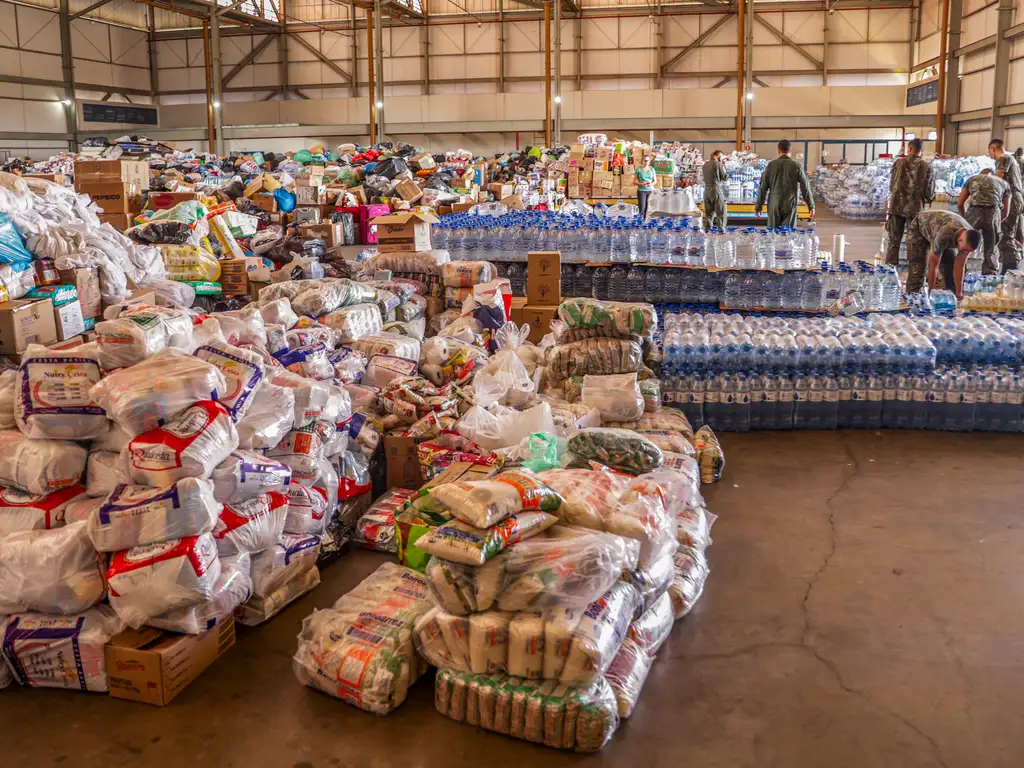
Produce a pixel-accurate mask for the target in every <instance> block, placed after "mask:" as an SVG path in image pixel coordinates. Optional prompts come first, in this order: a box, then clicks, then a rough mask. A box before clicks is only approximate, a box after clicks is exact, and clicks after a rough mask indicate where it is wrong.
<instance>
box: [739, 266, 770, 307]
mask: <svg viewBox="0 0 1024 768" xmlns="http://www.w3.org/2000/svg"><path fill="white" fill-rule="evenodd" d="M761 277H762V276H761V275H759V274H757V273H756V272H747V273H745V274H744V275H743V284H742V288H741V293H742V303H743V306H744V307H745V308H747V309H756V308H757V307H760V306H762V302H763V300H764V297H763V295H762V293H761Z"/></svg>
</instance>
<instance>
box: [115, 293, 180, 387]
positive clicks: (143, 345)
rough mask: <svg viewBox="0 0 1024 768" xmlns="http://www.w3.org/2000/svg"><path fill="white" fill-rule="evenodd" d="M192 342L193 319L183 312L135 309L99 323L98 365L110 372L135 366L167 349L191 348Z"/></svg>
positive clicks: (165, 309) (147, 307) (143, 307)
mask: <svg viewBox="0 0 1024 768" xmlns="http://www.w3.org/2000/svg"><path fill="white" fill-rule="evenodd" d="M191 341H192V318H191V317H190V316H189V314H188V313H187V312H185V311H184V310H180V309H171V308H169V307H150V306H141V307H134V308H132V309H128V310H126V311H123V312H121V313H120V315H119V316H118V317H117V318H116V319H113V320H104V321H103V322H100V323H96V343H97V344H98V345H99V363H100V365H101V366H103V369H104V370H107V371H109V370H113V369H115V368H128V367H130V366H133V365H136V364H137V363H141V362H143V361H144V360H146V359H147V358H148V357H150V356H151V355H154V354H156V353H157V352H160V351H161V350H164V349H166V348H167V347H174V348H176V349H189V348H190V344H191Z"/></svg>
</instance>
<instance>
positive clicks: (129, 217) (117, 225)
mask: <svg viewBox="0 0 1024 768" xmlns="http://www.w3.org/2000/svg"><path fill="white" fill-rule="evenodd" d="M99 217H100V223H101V224H109V225H110V226H112V227H113V228H114V229H116V230H117V231H118V232H124V231H125V230H126V229H129V228H131V227H133V226H135V214H134V213H101V214H99Z"/></svg>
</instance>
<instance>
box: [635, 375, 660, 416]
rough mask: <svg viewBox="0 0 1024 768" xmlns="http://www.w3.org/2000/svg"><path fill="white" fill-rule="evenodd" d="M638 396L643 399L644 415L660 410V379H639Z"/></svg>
mask: <svg viewBox="0 0 1024 768" xmlns="http://www.w3.org/2000/svg"><path fill="white" fill-rule="evenodd" d="M640 394H641V396H642V397H643V399H644V413H654V412H655V411H660V410H661V379H655V378H646V379H640Z"/></svg>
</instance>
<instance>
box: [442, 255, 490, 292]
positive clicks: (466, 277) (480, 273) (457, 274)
mask: <svg viewBox="0 0 1024 768" xmlns="http://www.w3.org/2000/svg"><path fill="white" fill-rule="evenodd" d="M494 278H495V273H494V265H493V264H492V263H491V262H489V261H452V262H449V263H448V264H445V265H443V266H442V267H441V280H442V281H443V282H444V284H445V286H447V287H449V288H472V287H473V286H474V285H476V284H478V283H489V282H491V280H493V279H494Z"/></svg>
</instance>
